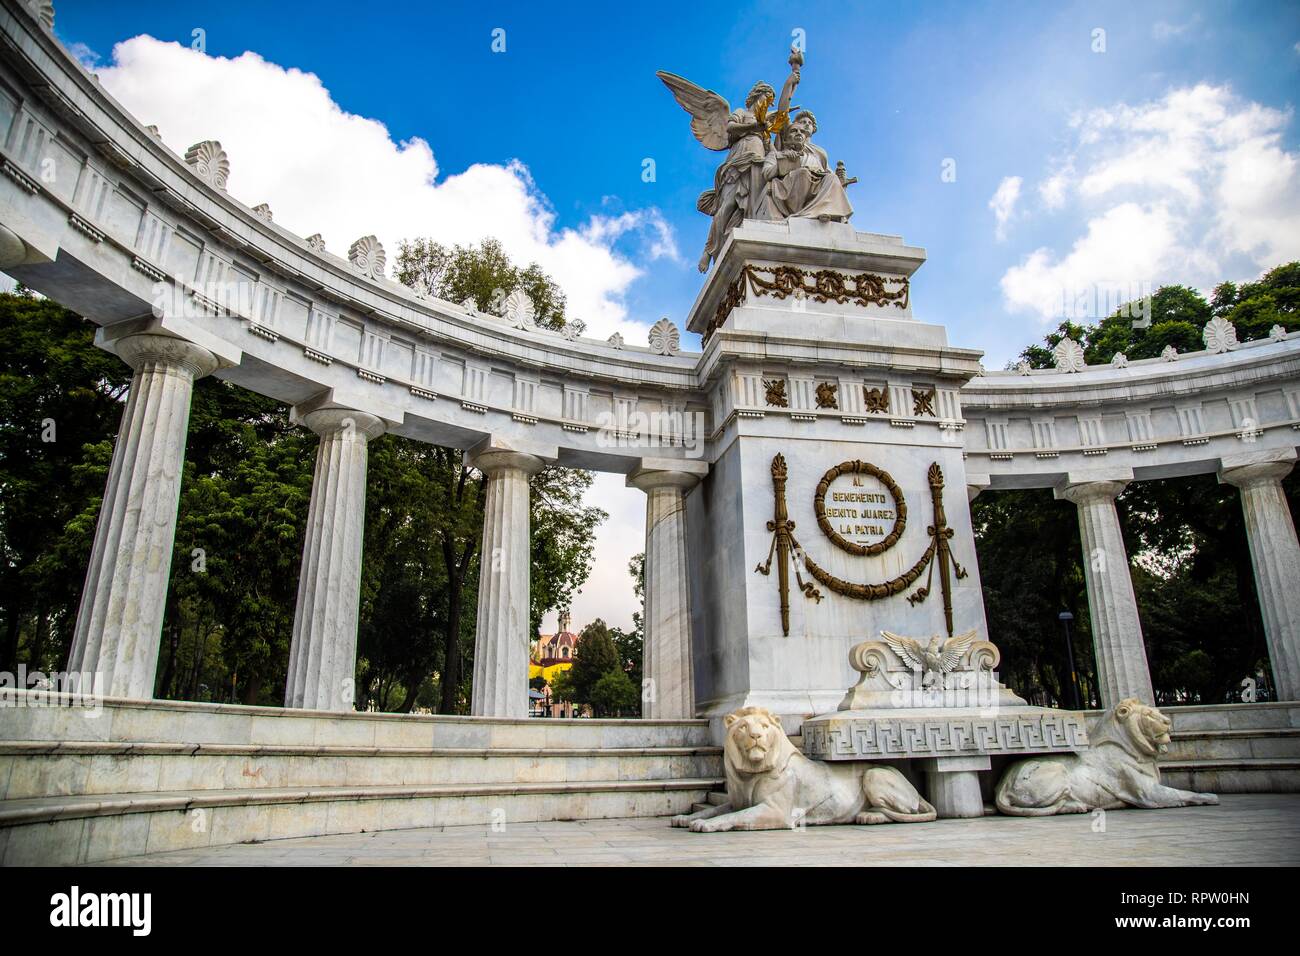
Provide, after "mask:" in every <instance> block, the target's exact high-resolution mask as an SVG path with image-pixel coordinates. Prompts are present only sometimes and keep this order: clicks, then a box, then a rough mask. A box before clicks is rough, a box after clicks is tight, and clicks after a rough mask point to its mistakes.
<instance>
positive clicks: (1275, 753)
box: [1162, 727, 1300, 762]
mask: <svg viewBox="0 0 1300 956" xmlns="http://www.w3.org/2000/svg"><path fill="white" fill-rule="evenodd" d="M1170 738H1171V739H1170V744H1169V752H1168V754H1167V755H1166V756H1165V757H1163V758H1162V762H1163V761H1166V760H1168V761H1174V760H1228V759H1244V758H1249V757H1262V758H1294V759H1300V727H1285V728H1254V729H1247V730H1190V731H1174V732H1173V733H1172V734H1170Z"/></svg>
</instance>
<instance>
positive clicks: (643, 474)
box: [627, 462, 708, 720]
mask: <svg viewBox="0 0 1300 956" xmlns="http://www.w3.org/2000/svg"><path fill="white" fill-rule="evenodd" d="M665 464H667V463H665ZM685 466H690V467H692V469H693V470H692V471H685V470H681V469H682V468H684V467H685ZM707 470H708V469H707V466H706V465H704V464H703V463H702V462H699V463H697V462H674V463H672V467H662V466H657V465H656V464H655V463H652V462H643V463H642V467H641V468H639V469H637V471H635V472H634V473H633V474H631V475H629V476H628V479H627V483H628V485H629V486H631V487H633V488H640V489H641V490H642V491H644V492H645V493H646V517H645V650H644V660H643V664H642V673H643V675H644V682H645V683H644V687H643V690H642V708H641V710H642V716H643V717H647V718H653V719H668V720H682V719H687V718H690V717H694V716H695V684H694V676H693V668H692V666H691V615H690V582H689V578H688V576H687V573H686V505H685V502H684V500H683V499H684V497H685V494H686V491H687V490H688V489H690V488H692V487H694V486H695V485H696V484H697V483H698V482H699V480H700V475H701V474H703V473H704V472H706V471H707Z"/></svg>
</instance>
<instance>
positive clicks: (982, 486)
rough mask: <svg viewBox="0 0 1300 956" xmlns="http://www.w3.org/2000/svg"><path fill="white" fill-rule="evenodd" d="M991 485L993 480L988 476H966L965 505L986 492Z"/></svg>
mask: <svg viewBox="0 0 1300 956" xmlns="http://www.w3.org/2000/svg"><path fill="white" fill-rule="evenodd" d="M992 484H993V479H992V478H990V477H989V476H988V475H972V474H970V473H969V472H967V474H966V503H967V504H969V503H970V502H972V501H974V500H975V499H976V498H978V497H979V496H980V494H981V493H982V492H985V491H988V490H989V488H990V487H991V486H992Z"/></svg>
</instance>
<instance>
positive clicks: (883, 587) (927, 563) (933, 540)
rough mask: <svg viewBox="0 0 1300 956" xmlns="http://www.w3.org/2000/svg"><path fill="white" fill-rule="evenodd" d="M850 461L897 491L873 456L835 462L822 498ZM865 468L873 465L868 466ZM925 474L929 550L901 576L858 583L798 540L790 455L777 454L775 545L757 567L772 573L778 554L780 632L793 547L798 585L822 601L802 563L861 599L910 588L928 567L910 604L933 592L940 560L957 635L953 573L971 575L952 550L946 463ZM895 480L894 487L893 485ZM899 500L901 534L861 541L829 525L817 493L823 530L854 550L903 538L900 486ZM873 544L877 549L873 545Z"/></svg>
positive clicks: (785, 621) (771, 526)
mask: <svg viewBox="0 0 1300 956" xmlns="http://www.w3.org/2000/svg"><path fill="white" fill-rule="evenodd" d="M846 466H855V468H854V473H863V474H871V475H873V476H874V477H876V478H878V479H880V480H881V481H882V483H884V482H886V481H887V484H886V487H887V488H890V492H891V494H894V492H895V490H896V489H898V486H897V484H896V483H895V482H894V480H893V478H891V477H890V476H889V475H888V473H887V472H884V471H882V470H881V469H879V468H876V467H875V466H874V465H871V464H870V463H868V462H845V463H844V464H843V465H837V466H836V467H835V468H832V469H831V470H830V471H828V472H827V473H826V475H824V476H823V477H822V480H821V482H820V483H819V484H818V486H817V488H818V493H819V495H820V497H821V498H822V499H823V501H824V498H825V493H826V489H827V487H828V486H829V484H830V482H831V481H833V480H834V478H835V477H839V475H840V474H842V473H843V472H841V471H840V469H843V468H845V467H846ZM858 467H861V468H862V470H861V472H857V471H856V469H857V468H858ZM866 469H871V470H870V471H868V470H866ZM926 477H927V481H928V483H929V485H930V500H931V504H932V506H933V508H934V524H932V525H930V526H929V527H928V528H926V533H927V534H928V535H929V537H930V544H929V545H928V546H927V547H926V549H925V552H924V553H923V554H922V555H921V557H920V559H919V560H917V562H916V563H915V564H914V565H912V566H911V567H910V568H908V569H907V570H906V571H904V572H903V573H902V574H900V575H898V576H897V577H894V578H891V579H890V580H888V581H882V582H880V583H878V584H859V583H857V582H854V581H846V580H844V579H842V578H839V577H836V576H835V575H833V574H831V573H830V572H829V571H827V570H825V569H824V568H822V567H821V566H820V565H818V564H817V562H816V561H814V560H813V559H812V557H811V556H810V555H809V554H808V553H807V552H806V551H804V550H803V548H802V547H801V546H800V545H799V542H798V540H796V538H795V536H794V522H793V521H791V520H790V519H789V512H788V508H787V506H786V498H785V487H786V482H787V480H788V474H787V468H786V463H785V457H784V456H783V455H777V456H776V457H774V458H773V459H772V492H773V497H774V499H775V500H774V506H775V507H774V512H775V513H774V518H773V520H772V521H769V522H768V523H767V529H768V530H769V531H771V532H772V545H771V547H770V548H769V549H768V553H767V561H766V562H764V563H763V564H760V565H759V566H758V567H757V568H756V569H755V570H756V571H757V572H758V573H759V574H764V575H765V574H768V573H770V571H771V567H772V557H773V555H774V554H775V556H776V558H777V582H778V587H779V588H780V594H781V632H782V633H783V634H784V635H785V636H786V637H789V636H790V579H789V570H788V568H787V562H788V560H789V557H790V555H791V553H793V554H794V556H795V579H796V580H797V582H798V584H799V589H800V590H801V591H803V593H804V595H805V596H806V597H809V598H812V599H813V600H815V601H819V602H820V601H821V598H822V594H821V592H820V591H819V590H818V589H817V588H816V587H814V586H813V584H812V583H811V582H805V581H804V580H803V577H802V575H801V574H800V573H799V564H800V563H802V564H803V566H804V567H805V568H807V570H808V573H809V574H811V575H812V576H813V578H814V580H816V581H817V582H818V583H820V584H822V585H823V586H825V587H826V588H829V589H830V590H832V591H834V592H835V593H836V594H842V595H844V596H845V597H849V598H854V599H856V600H860V601H879V600H882V599H884V598H888V597H892V596H893V595H895V594H901V593H902V592H903V591H906V590H907V589H908V588H910V587H911V586H912V585H913V584H915V583H916V582H917V581H918V580H919V579H920V577H921V574H922V573H924V572H925V571H926V570H927V568H928V570H929V574H928V575H927V577H926V581H925V584H924V585H923V586H921V587H919V588H917V589H916V591H915V592H913V593H912V594H909V595H908V596H907V600H908V603H909V604H919V603H921V602H922V601H924V600H925V599H926V598H927V597H928V596H929V594H930V588H931V585H932V584H933V581H934V569H935V565H936V564H937V565H938V566H939V587H940V590H941V591H942V593H943V613H944V623H945V624H946V625H947V629H948V636H949V637H952V630H953V624H952V581H953V577H954V576H955V577H956V579H957V580H961V579H962V578H964V577H966V570H965V569H964V568H963V567H962V566H961V565H960V564H958V563H957V560H956V559H955V558H954V557H953V556H952V550H951V545H950V541H951V539H952V537H953V534H954V533H955V532H954V531H953V529H952V528H949V527H948V524H947V517H946V516H945V514H944V510H943V485H944V480H943V469H941V468H940V467H939V463H938V462H934V463H933V464H931V465H930V468H929V471H928V472H927V476H926ZM891 485H892V487H890V486H891ZM895 501H896V503H897V510H898V514H899V520H898V523H897V524H896V525H895V529H894V530H896V531H897V532H898V534H897V536H895V537H894V538H893V540H891V541H888V544H887V545H886V542H885V541H880V542H876V543H875V544H872V545H859V544H854V543H853V542H849V541H845V540H844V539H843V538H841V537H839V536H838V535H836V534H835V533H834V531H833V529H830V528H829V527H828V523H827V522H826V521H825V520H824V519H823V516H822V511H823V510H824V509H819V508H818V503H817V502H818V498H817V496H814V509H815V510H817V511H818V525H819V526H820V527H821V529H822V531H823V533H825V534H826V535H827V536H828V537H829V538H830V539H831V541H832V542H833V543H834V544H836V546H837V547H840V548H841V549H842V550H845V551H848V552H849V553H851V554H861V555H867V554H879V553H881V551H884V550H886V548H887V547H892V546H893V545H894V544H895V543H896V542H897V541H898V537H900V536H901V535H902V531H903V528H904V527H905V521H904V519H905V516H906V508H905V504H904V502H903V495H902V492H901V490H898V491H897V494H896V495H895ZM891 533H892V532H891ZM886 540H888V539H886ZM881 545H885V547H880V546H881ZM872 548H875V549H877V550H874V551H873V550H869V549H872Z"/></svg>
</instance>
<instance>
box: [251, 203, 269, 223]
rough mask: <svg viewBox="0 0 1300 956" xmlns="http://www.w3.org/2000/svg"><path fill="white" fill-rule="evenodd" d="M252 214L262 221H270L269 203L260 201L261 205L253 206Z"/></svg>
mask: <svg viewBox="0 0 1300 956" xmlns="http://www.w3.org/2000/svg"><path fill="white" fill-rule="evenodd" d="M253 215H254V216H256V217H257V218H258V219H261V220H262V221H263V222H270V221H271V206H270V204H268V203H262V204H261V205H258V206H254V207H253Z"/></svg>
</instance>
